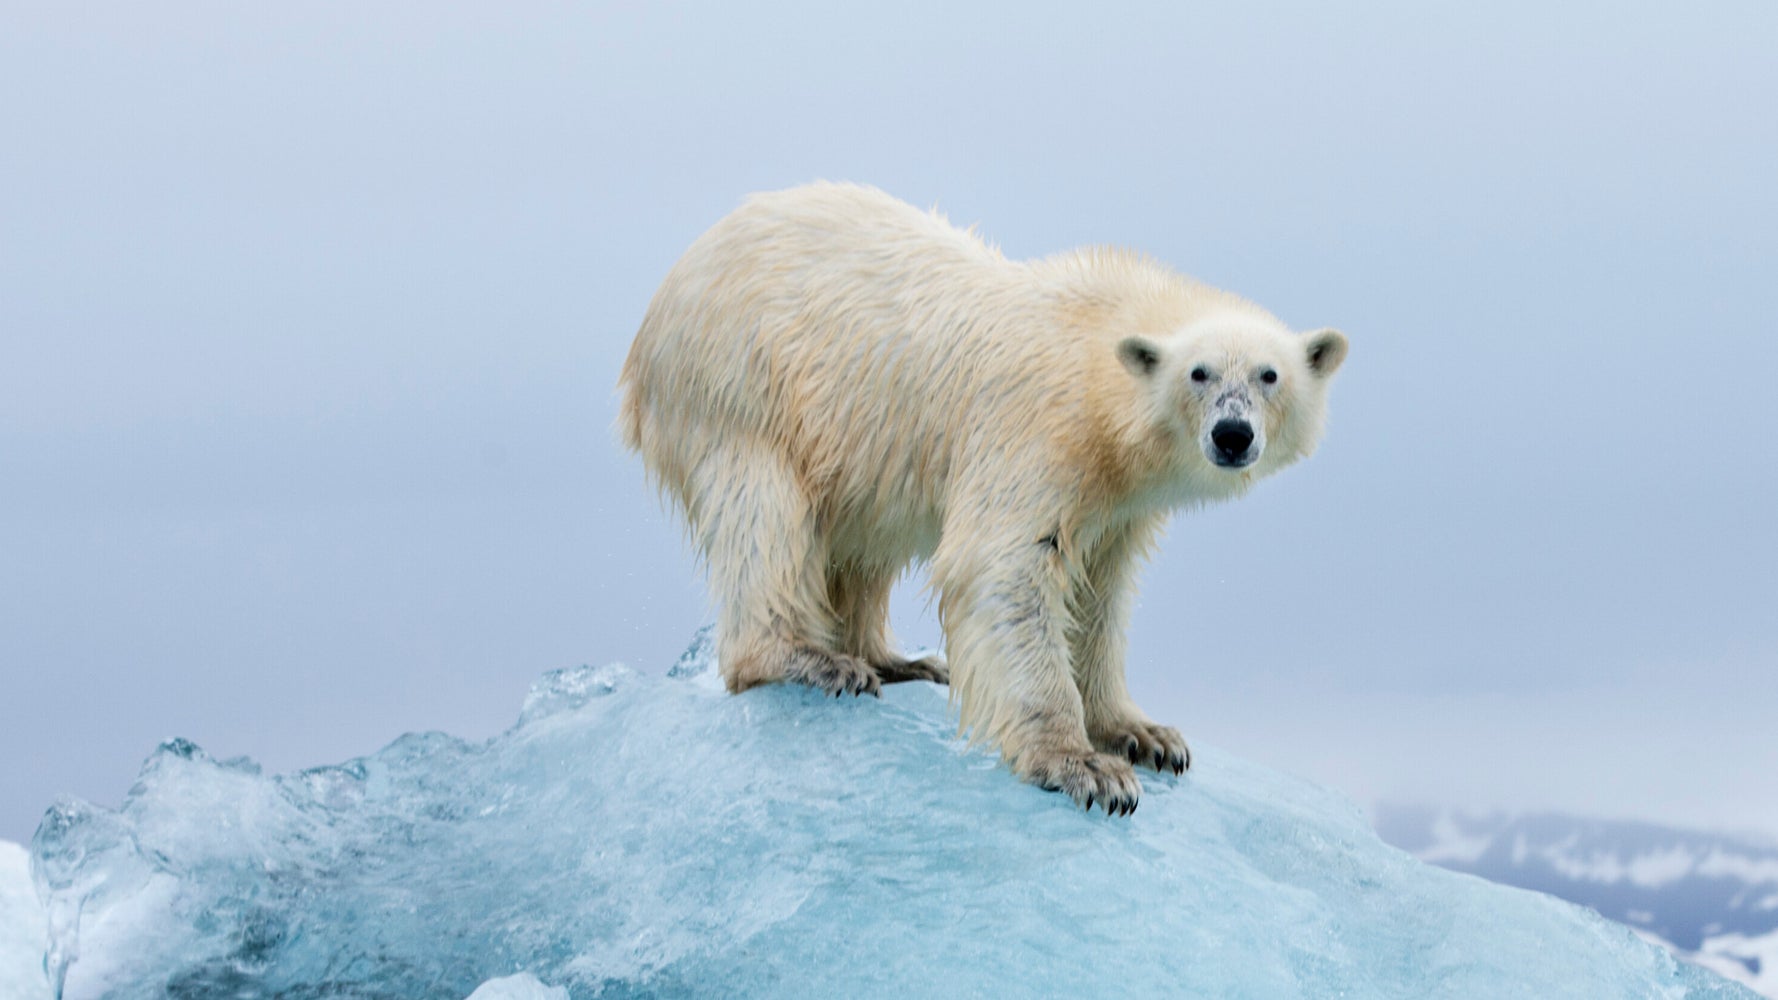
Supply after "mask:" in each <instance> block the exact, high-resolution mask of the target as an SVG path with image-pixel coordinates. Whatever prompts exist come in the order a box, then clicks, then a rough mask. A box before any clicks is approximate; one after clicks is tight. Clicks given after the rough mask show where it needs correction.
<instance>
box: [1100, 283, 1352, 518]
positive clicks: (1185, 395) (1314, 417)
mask: <svg viewBox="0 0 1778 1000" xmlns="http://www.w3.org/2000/svg"><path fill="white" fill-rule="evenodd" d="M1346 348H1347V344H1346V337H1345V335H1344V334H1342V333H1340V332H1339V331H1337V330H1316V331H1313V332H1311V333H1306V334H1295V333H1292V332H1291V331H1290V330H1289V329H1288V328H1286V327H1285V326H1284V325H1283V324H1282V323H1280V322H1278V321H1277V320H1276V319H1273V318H1272V317H1271V316H1269V315H1259V314H1251V313H1248V312H1246V311H1239V312H1229V313H1223V314H1218V315H1213V316H1208V317H1204V318H1202V319H1199V320H1197V321H1195V322H1193V323H1191V324H1188V325H1187V326H1185V327H1184V328H1182V329H1180V330H1177V331H1174V332H1172V333H1169V334H1166V335H1164V336H1153V337H1150V336H1133V337H1125V338H1124V339H1123V340H1121V341H1119V342H1118V345H1117V356H1118V360H1119V361H1121V362H1122V363H1123V366H1124V368H1125V369H1127V370H1128V371H1129V373H1130V375H1131V376H1133V377H1134V378H1135V379H1136V380H1137V383H1138V387H1139V388H1138V398H1139V399H1140V400H1141V401H1142V402H1141V404H1139V405H1143V406H1145V407H1146V408H1147V410H1148V413H1147V420H1148V423H1149V426H1150V427H1154V428H1156V429H1159V430H1162V431H1164V432H1165V433H1166V436H1167V437H1168V438H1169V439H1170V440H1171V441H1172V442H1173V443H1174V444H1173V451H1174V453H1175V460H1176V461H1178V462H1180V463H1181V464H1183V465H1184V467H1185V469H1186V471H1188V472H1190V473H1193V476H1192V478H1193V479H1196V480H1199V481H1203V480H1204V479H1205V478H1211V479H1215V478H1219V477H1223V476H1228V477H1236V478H1238V479H1239V480H1240V481H1241V482H1243V483H1244V482H1248V481H1251V480H1252V479H1255V478H1258V477H1259V476H1263V475H1266V474H1267V473H1270V472H1274V471H1276V470H1278V469H1280V468H1283V467H1284V466H1286V465H1289V464H1290V463H1291V462H1294V461H1296V460H1297V459H1299V458H1302V457H1303V456H1305V455H1308V454H1309V453H1310V452H1312V451H1314V450H1315V446H1316V444H1317V443H1318V442H1319V441H1320V439H1321V428H1322V421H1323V417H1324V414H1325V413H1326V405H1327V386H1328V381H1329V380H1330V379H1331V378H1332V377H1333V374H1334V372H1335V371H1337V370H1338V369H1339V367H1340V363H1341V362H1342V361H1344V360H1346ZM1231 485H1232V484H1231Z"/></svg>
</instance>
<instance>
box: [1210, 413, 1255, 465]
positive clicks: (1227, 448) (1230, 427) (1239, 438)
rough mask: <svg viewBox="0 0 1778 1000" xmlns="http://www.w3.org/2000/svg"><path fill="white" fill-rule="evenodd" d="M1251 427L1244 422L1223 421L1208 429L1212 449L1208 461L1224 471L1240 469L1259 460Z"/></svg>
mask: <svg viewBox="0 0 1778 1000" xmlns="http://www.w3.org/2000/svg"><path fill="white" fill-rule="evenodd" d="M1253 438H1254V434H1253V425H1252V424H1251V423H1248V422H1247V421H1245V420H1230V419H1226V418H1225V419H1223V420H1218V421H1217V422H1216V426H1214V427H1212V428H1210V444H1211V447H1212V448H1213V449H1214V450H1213V451H1212V452H1211V455H1210V461H1212V462H1215V463H1216V464H1217V465H1220V466H1222V467H1223V468H1225V469H1240V468H1244V467H1246V466H1249V465H1252V464H1253V463H1254V462H1255V461H1256V460H1257V459H1258V458H1259V449H1258V448H1255V447H1254V446H1253V444H1254V441H1253Z"/></svg>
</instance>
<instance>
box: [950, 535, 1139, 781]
mask: <svg viewBox="0 0 1778 1000" xmlns="http://www.w3.org/2000/svg"><path fill="white" fill-rule="evenodd" d="M1027 536H1028V537H1027ZM953 537H963V538H973V539H974V540H973V541H971V542H968V543H966V544H967V546H968V548H967V550H964V549H963V548H962V547H961V546H959V547H957V548H947V547H946V546H945V545H943V544H941V546H940V551H939V553H938V554H937V556H936V557H935V558H934V560H933V582H934V583H935V584H936V585H937V586H938V588H939V590H940V592H941V594H942V595H943V596H942V598H941V600H940V605H939V614H940V618H941V620H942V621H943V623H944V627H945V635H946V648H947V651H948V652H949V659H950V665H951V690H952V691H953V692H955V693H956V694H957V697H958V699H959V700H960V702H961V708H962V724H963V727H964V728H965V729H968V730H970V733H971V736H972V737H973V738H977V739H986V740H988V741H989V742H992V743H994V744H996V745H997V746H998V747H999V748H1000V752H1001V755H1002V756H1003V757H1004V758H1005V760H1006V762H1007V764H1008V766H1010V767H1011V768H1012V769H1013V771H1014V773H1016V774H1018V775H1019V776H1020V777H1021V778H1023V779H1025V780H1026V781H1029V782H1031V783H1032V784H1034V785H1037V786H1039V787H1041V788H1044V789H1047V790H1049V791H1057V792H1063V793H1065V794H1067V795H1068V796H1069V797H1071V798H1073V799H1074V801H1075V802H1077V803H1079V804H1080V805H1082V806H1083V807H1085V808H1087V809H1091V808H1092V807H1093V806H1094V805H1095V804H1098V805H1099V806H1101V807H1102V808H1104V809H1105V811H1106V812H1107V813H1109V814H1115V813H1127V812H1132V811H1134V810H1135V808H1136V804H1137V802H1138V801H1139V800H1140V799H1141V797H1142V786H1141V784H1140V783H1139V782H1138V781H1137V780H1136V775H1135V772H1134V771H1132V770H1131V769H1130V762H1129V760H1128V759H1127V758H1125V757H1122V756H1116V755H1113V754H1109V753H1104V752H1102V751H1100V750H1098V749H1095V748H1094V746H1093V744H1092V741H1091V740H1090V739H1089V738H1088V736H1087V726H1086V718H1085V714H1084V710H1083V706H1082V704H1081V697H1080V691H1079V690H1078V689H1077V688H1076V687H1075V684H1074V677H1073V675H1072V672H1071V670H1070V668H1069V662H1068V656H1069V648H1068V633H1069V631H1070V627H1071V625H1072V616H1071V615H1070V613H1069V608H1068V591H1069V581H1068V579H1067V574H1066V573H1065V572H1064V570H1063V569H1062V567H1061V565H1060V563H1059V559H1060V557H1059V555H1058V553H1057V551H1056V547H1055V545H1054V544H1053V543H1051V542H1050V541H1049V540H1048V539H1046V538H1043V537H1040V535H1039V533H1036V532H1016V533H1011V534H1010V535H1009V536H1006V537H1002V538H1001V539H1000V540H999V541H998V542H993V543H987V544H984V543H983V542H982V541H981V539H980V538H979V536H976V535H974V534H973V533H964V532H958V533H957V535H955V536H953Z"/></svg>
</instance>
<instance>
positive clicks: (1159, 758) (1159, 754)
mask: <svg viewBox="0 0 1778 1000" xmlns="http://www.w3.org/2000/svg"><path fill="white" fill-rule="evenodd" d="M1166 760H1167V752H1166V751H1165V750H1156V751H1155V752H1154V769H1155V770H1157V771H1159V770H1160V769H1161V765H1162V764H1164V763H1166Z"/></svg>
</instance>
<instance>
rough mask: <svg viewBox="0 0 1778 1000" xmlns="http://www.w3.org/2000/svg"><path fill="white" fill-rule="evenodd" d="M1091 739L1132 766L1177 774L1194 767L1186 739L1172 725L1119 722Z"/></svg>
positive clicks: (1095, 732)
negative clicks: (1136, 765)
mask: <svg viewBox="0 0 1778 1000" xmlns="http://www.w3.org/2000/svg"><path fill="white" fill-rule="evenodd" d="M1092 736H1093V745H1094V746H1096V747H1098V748H1099V749H1100V750H1103V751H1105V752H1106V753H1109V754H1116V755H1118V756H1120V757H1122V758H1124V759H1125V760H1127V761H1129V762H1130V763H1132V764H1140V765H1142V766H1143V767H1152V768H1154V769H1155V770H1156V771H1160V772H1162V773H1165V772H1167V771H1172V772H1173V773H1174V774H1184V773H1185V771H1186V769H1187V768H1189V767H1191V766H1192V751H1191V747H1188V746H1186V745H1185V737H1183V736H1181V735H1179V730H1177V729H1174V728H1173V727H1172V726H1162V725H1157V724H1155V723H1153V722H1147V721H1142V722H1120V723H1114V724H1112V725H1109V726H1106V727H1105V728H1104V729H1102V730H1096V731H1094V732H1093V734H1092Z"/></svg>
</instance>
